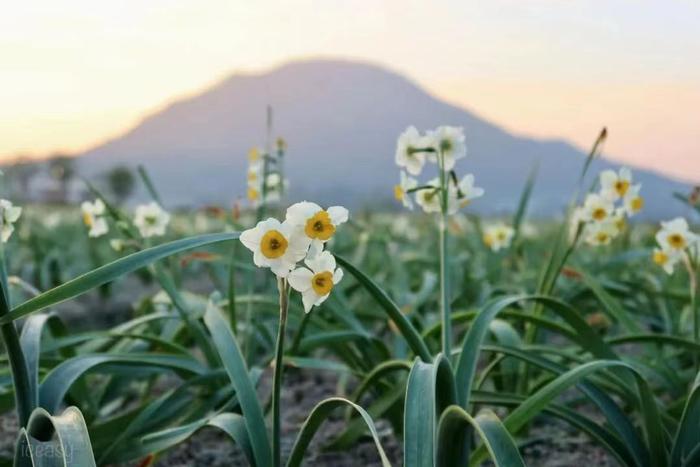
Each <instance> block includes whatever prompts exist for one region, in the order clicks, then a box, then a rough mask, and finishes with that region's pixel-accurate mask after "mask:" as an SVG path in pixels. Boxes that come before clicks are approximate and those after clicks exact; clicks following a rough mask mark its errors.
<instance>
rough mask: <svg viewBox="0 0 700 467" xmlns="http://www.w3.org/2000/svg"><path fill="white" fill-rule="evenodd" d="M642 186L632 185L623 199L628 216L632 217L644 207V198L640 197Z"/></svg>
mask: <svg viewBox="0 0 700 467" xmlns="http://www.w3.org/2000/svg"><path fill="white" fill-rule="evenodd" d="M641 187H642V185H640V184H637V185H632V186H631V187H629V189H628V190H627V193H625V196H624V198H623V199H622V205H623V207H624V209H625V212H626V213H627V215H628V216H630V217H632V216H634V215H635V214H637V213H638V212H639V211H641V210H642V208H643V207H644V198H642V197H641V196H640V195H639V190H640V188H641Z"/></svg>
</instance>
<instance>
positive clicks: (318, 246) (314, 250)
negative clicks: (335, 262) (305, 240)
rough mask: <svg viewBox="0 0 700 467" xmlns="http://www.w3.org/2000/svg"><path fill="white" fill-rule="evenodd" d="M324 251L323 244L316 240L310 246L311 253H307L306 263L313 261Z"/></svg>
mask: <svg viewBox="0 0 700 467" xmlns="http://www.w3.org/2000/svg"><path fill="white" fill-rule="evenodd" d="M322 251H323V242H322V241H321V240H319V239H314V240H312V241H311V245H310V246H309V251H307V252H306V260H305V262H306V261H308V260H313V259H314V258H316V257H317V256H318V255H320V254H321V252H322Z"/></svg>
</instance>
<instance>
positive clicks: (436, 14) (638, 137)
mask: <svg viewBox="0 0 700 467" xmlns="http://www.w3.org/2000/svg"><path fill="white" fill-rule="evenodd" d="M698 24H700V2H696V1H694V0H675V1H663V2H662V1H655V0H606V1H602V0H601V1H595V0H569V1H565V0H528V1H521V0H492V1H489V2H476V1H466V2H465V1H457V0H449V1H448V0H443V1H431V2H423V1H420V2H419V1H407V0H404V1H400V0H391V1H383V2H380V1H352V2H350V1H337V0H325V1H323V2H320V1H309V0H301V1H296V2H255V3H253V2H242V1H230V0H149V1H148V2H143V1H140V0H138V1H137V0H121V1H120V2H94V1H88V0H63V1H61V2H54V1H48V0H28V1H27V2H12V3H10V4H8V5H5V6H4V7H3V13H2V15H0V158H2V159H8V158H13V157H16V156H17V155H18V154H23V153H24V154H33V155H45V154H46V153H49V152H52V151H56V150H63V151H70V152H73V151H79V150H82V149H85V148H87V147H89V146H91V145H94V144H96V143H98V142H100V141H102V140H103V139H105V138H108V137H111V136H114V135H116V134H119V133H121V132H123V131H124V130H125V129H127V128H129V127H130V126H132V125H134V124H135V123H136V122H138V120H139V119H140V118H141V117H142V116H143V115H144V114H146V113H150V112H152V111H154V110H155V109H157V108H159V107H160V106H162V105H164V104H165V103H167V102H168V101H170V100H172V99H175V98H177V97H179V96H181V95H183V94H189V93H193V92H197V91H198V90H201V89H203V88H205V87H206V86H208V85H210V84H212V83H214V82H216V81H218V80H220V79H221V78H223V77H224V76H226V75H228V74H229V73H232V72H235V71H262V70H266V69H268V68H270V67H272V66H275V65H278V64H281V63H284V62H285V61H287V60H290V59H293V58H299V57H305V58H306V57H313V56H324V57H343V58H350V59H352V58H357V59H361V60H367V61H371V62H375V63H378V64H383V65H385V66H387V67H389V68H391V69H393V70H396V71H398V72H401V73H403V74H405V75H406V76H408V77H410V78H412V79H414V80H415V81H417V82H418V83H419V84H421V85H422V86H424V87H425V88H427V89H428V90H429V91H430V92H431V93H433V94H435V95H438V96H440V97H442V98H444V99H446V100H449V101H450V102H453V103H456V104H459V105H462V106H464V107H466V108H468V109H470V110H472V111H474V112H476V113H477V114H479V115H481V116H482V117H485V118H487V119H489V120H491V121H492V122H494V123H496V124H499V125H501V126H503V127H505V128H506V129H508V130H510V131H512V132H514V133H517V134H522V135H530V136H535V137H546V138H562V139H567V140H569V141H571V142H573V143H575V144H577V145H579V146H581V147H583V148H587V147H588V146H589V145H590V143H591V141H592V140H593V139H594V138H595V136H596V134H597V132H598V131H599V129H600V127H601V126H602V125H607V126H608V128H609V131H610V138H609V140H608V144H607V147H606V148H607V152H608V153H609V154H611V155H612V156H614V157H615V158H616V159H618V160H620V161H623V162H629V163H634V164H639V165H641V166H645V167H650V168H656V169H658V170H661V171H664V172H666V173H668V174H672V175H675V176H678V177H682V178H684V179H689V180H695V181H700V136H699V135H700V132H698V126H699V125H698V124H700V110H699V109H700V61H699V60H698V59H697V57H700V32H699V31H698V28H697V25H698ZM446 123H450V122H446ZM475 137H478V135H475Z"/></svg>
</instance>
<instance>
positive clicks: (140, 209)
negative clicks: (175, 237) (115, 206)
mask: <svg viewBox="0 0 700 467" xmlns="http://www.w3.org/2000/svg"><path fill="white" fill-rule="evenodd" d="M169 223H170V214H168V213H167V211H165V210H164V209H163V208H161V207H160V205H159V204H158V203H156V202H155V201H152V202H150V203H148V204H142V205H140V206H136V211H134V225H135V226H136V228H137V229H139V233H140V234H141V236H142V237H143V238H149V237H159V236H162V235H165V229H166V228H167V227H168V224H169Z"/></svg>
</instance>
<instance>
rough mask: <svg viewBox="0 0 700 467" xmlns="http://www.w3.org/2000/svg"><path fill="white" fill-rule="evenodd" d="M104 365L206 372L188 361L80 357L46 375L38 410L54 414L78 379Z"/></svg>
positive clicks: (168, 357)
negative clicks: (42, 409) (43, 409)
mask: <svg viewBox="0 0 700 467" xmlns="http://www.w3.org/2000/svg"><path fill="white" fill-rule="evenodd" d="M106 364H120V365H130V366H135V367H141V368H143V367H152V368H165V369H171V370H176V371H183V372H185V373H190V374H195V375H197V374H203V373H204V372H205V371H206V368H204V367H203V366H202V365H201V364H200V363H199V362H197V361H196V360H194V359H193V358H191V357H182V356H175V355H154V354H140V355H139V354H116V355H110V354H101V355H79V356H77V357H73V358H71V359H69V360H66V361H64V362H63V363H61V364H60V365H58V366H57V367H56V368H54V369H53V370H51V372H50V373H49V374H48V375H46V378H44V381H43V382H42V383H41V386H39V404H40V406H41V407H43V408H45V409H46V410H50V411H52V412H53V411H55V410H56V409H58V407H59V406H60V404H61V402H62V401H63V398H64V397H65V395H66V393H67V392H68V390H69V389H70V387H71V386H72V385H73V383H74V382H75V381H76V380H77V379H78V378H80V377H81V376H82V375H83V374H85V373H86V372H88V371H90V370H92V369H94V368H95V367H97V366H100V365H106Z"/></svg>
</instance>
